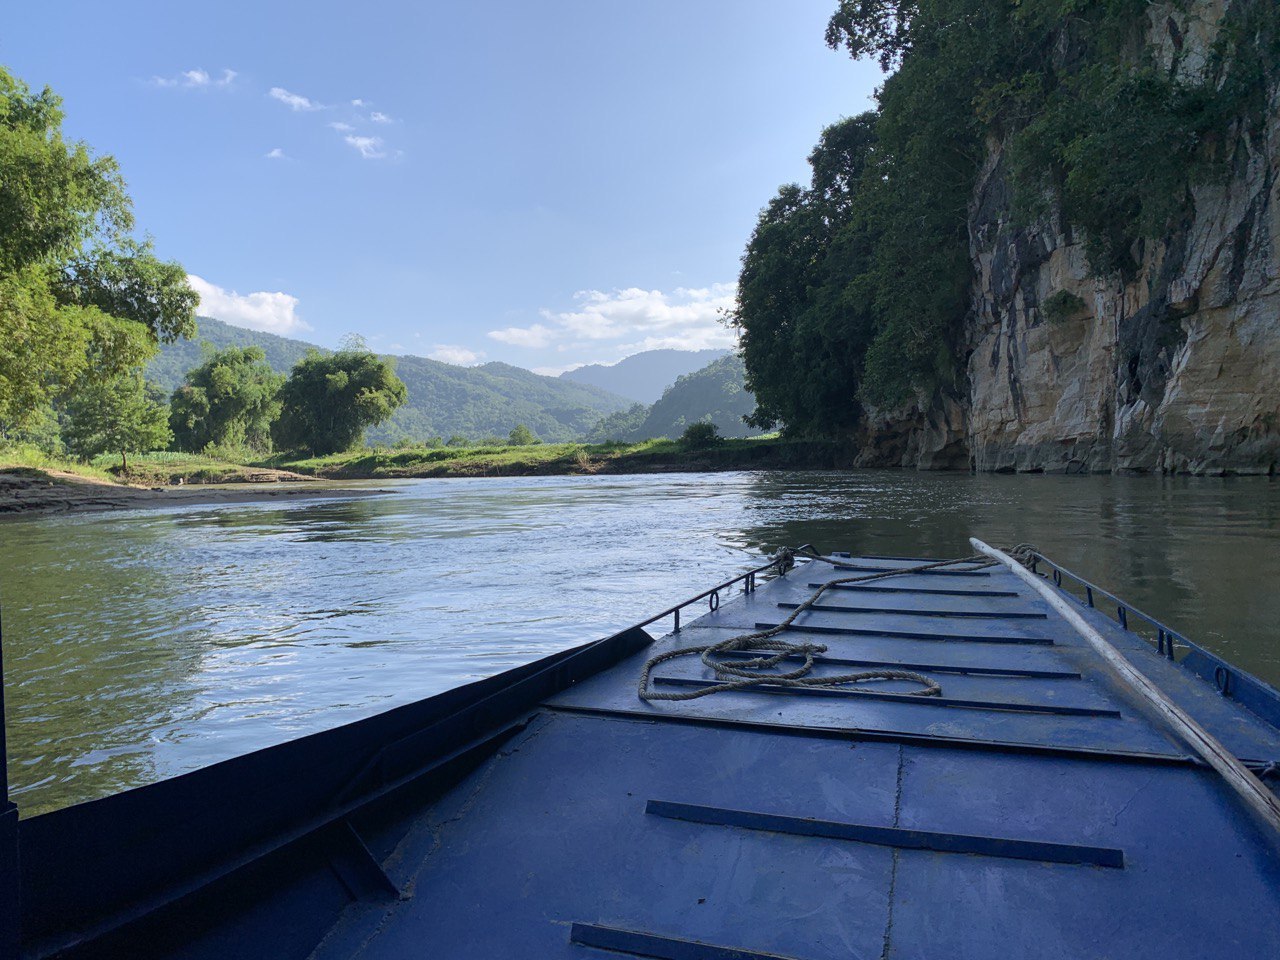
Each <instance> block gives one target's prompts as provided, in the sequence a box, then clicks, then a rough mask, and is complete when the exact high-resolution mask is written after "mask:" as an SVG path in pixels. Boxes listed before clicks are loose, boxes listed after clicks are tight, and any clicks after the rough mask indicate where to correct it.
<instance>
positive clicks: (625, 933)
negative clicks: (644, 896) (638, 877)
mask: <svg viewBox="0 0 1280 960" xmlns="http://www.w3.org/2000/svg"><path fill="white" fill-rule="evenodd" d="M569 940H570V942H572V943H578V944H581V945H582V946H584V947H596V948H598V949H600V950H612V951H613V952H614V953H627V954H630V955H631V956H633V957H654V958H656V960H795V958H794V957H784V956H782V954H778V953H757V952H756V951H754V950H742V949H740V948H738V947H721V946H717V945H716V944H714V943H704V942H703V941H701V940H684V939H681V938H679V937H664V936H660V935H658V934H655V933H641V932H640V931H638V930H622V929H620V928H618V927H604V926H601V925H599V924H595V923H575V924H574V925H573V926H572V927H571V928H570V930H569Z"/></svg>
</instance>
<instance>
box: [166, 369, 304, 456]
mask: <svg viewBox="0 0 1280 960" xmlns="http://www.w3.org/2000/svg"><path fill="white" fill-rule="evenodd" d="M284 380H285V378H284V377H283V376H281V375H280V374H278V373H276V372H275V371H274V370H272V369H271V366H270V365H269V364H268V363H267V355H266V352H265V351H264V350H263V349H262V348H261V347H229V348H227V349H225V350H218V351H215V352H214V353H212V354H211V355H210V356H209V358H208V359H207V360H206V361H205V362H204V363H202V364H201V365H200V366H198V367H196V368H194V369H192V370H190V371H188V373H187V376H186V382H185V383H184V384H183V385H182V386H180V387H178V389H176V390H175V391H174V392H173V399H172V400H171V401H170V403H169V426H170V428H171V429H172V430H173V437H174V443H175V445H176V446H177V447H178V449H180V450H192V451H199V450H204V449H205V448H206V447H208V446H210V445H213V446H218V447H224V448H237V447H248V448H250V449H251V450H254V451H256V452H259V453H265V452H267V451H269V450H270V449H271V424H272V423H273V422H274V421H275V419H276V417H278V416H279V415H280V406H281V404H280V397H279V393H280V388H281V387H282V386H283V385H284Z"/></svg>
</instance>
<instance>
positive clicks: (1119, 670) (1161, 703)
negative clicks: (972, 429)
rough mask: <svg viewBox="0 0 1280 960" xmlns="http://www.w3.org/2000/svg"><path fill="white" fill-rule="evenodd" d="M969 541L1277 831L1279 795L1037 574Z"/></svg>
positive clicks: (1279, 805)
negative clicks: (1055, 616) (1041, 602)
mask: <svg viewBox="0 0 1280 960" xmlns="http://www.w3.org/2000/svg"><path fill="white" fill-rule="evenodd" d="M969 543H970V544H972V545H973V548H974V549H975V550H977V551H978V552H979V553H981V554H983V555H984V556H988V557H991V558H992V559H993V560H999V561H1000V562H1001V563H1003V564H1004V565H1005V566H1006V567H1008V568H1009V569H1010V570H1011V571H1013V573H1014V574H1015V575H1017V576H1018V578H1019V579H1021V580H1022V581H1024V582H1025V583H1027V584H1028V585H1029V586H1030V587H1031V588H1032V589H1033V590H1035V591H1036V592H1037V593H1038V594H1040V596H1042V597H1043V598H1044V599H1045V601H1047V602H1048V604H1049V606H1051V607H1053V609H1054V610H1055V611H1056V612H1057V613H1059V614H1061V616H1062V618H1063V619H1064V620H1066V621H1067V622H1068V623H1069V624H1071V626H1072V627H1074V628H1075V630H1076V632H1077V633H1079V634H1080V636H1082V637H1084V639H1085V640H1086V641H1087V642H1088V643H1089V646H1091V647H1093V649H1094V650H1095V651H1097V653H1098V655H1099V656H1101V657H1102V659H1103V660H1105V661H1106V663H1107V665H1108V666H1110V667H1111V669H1112V670H1114V671H1115V672H1116V674H1118V675H1119V677H1120V679H1121V680H1122V681H1124V683H1126V684H1127V685H1128V686H1129V687H1131V688H1132V689H1133V690H1134V692H1135V693H1137V694H1138V695H1139V696H1141V697H1142V698H1143V699H1144V700H1146V701H1147V703H1149V704H1150V705H1151V706H1152V708H1154V709H1155V711H1156V712H1157V713H1158V714H1159V715H1160V716H1161V717H1162V718H1163V719H1164V721H1165V722H1166V723H1167V724H1168V725H1169V726H1170V727H1172V728H1173V730H1174V732H1176V733H1177V734H1178V735H1179V736H1180V737H1181V738H1182V739H1183V740H1185V741H1186V742H1187V743H1188V744H1190V746H1191V748H1192V749H1193V750H1195V752H1196V753H1198V754H1199V755H1200V756H1201V757H1203V758H1204V760H1205V762H1206V763H1208V764H1209V766H1211V767H1213V769H1214V770H1216V771H1217V772H1218V774H1219V776H1221V777H1222V779H1223V780H1225V781H1226V782H1227V784H1228V786H1230V787H1231V789H1232V790H1234V791H1235V792H1236V794H1237V795H1238V796H1239V797H1240V799H1241V800H1243V801H1244V802H1245V804H1246V805H1247V806H1248V807H1249V809H1250V810H1252V811H1253V812H1254V813H1255V814H1256V815H1257V816H1258V817H1259V818H1260V819H1261V820H1262V822H1263V823H1264V824H1266V825H1267V826H1269V827H1271V829H1272V830H1274V831H1276V833H1277V834H1280V799H1277V797H1276V795H1275V794H1274V793H1272V792H1271V791H1270V790H1268V789H1267V788H1266V786H1265V785H1264V784H1263V783H1262V781H1261V780H1259V779H1258V778H1257V777H1255V776H1254V775H1253V774H1252V773H1251V772H1250V771H1249V769H1248V768H1247V767H1246V766H1245V765H1244V764H1242V763H1241V762H1240V761H1239V760H1238V759H1236V756H1235V754H1233V753H1232V752H1231V751H1230V750H1228V749H1227V748H1226V747H1224V746H1223V745H1222V743H1221V742H1220V741H1219V740H1218V739H1217V738H1216V737H1214V736H1213V734H1211V733H1209V731H1208V730H1206V729H1205V728H1204V727H1202V726H1200V724H1198V723H1197V722H1196V721H1195V720H1194V719H1192V717H1191V716H1190V714H1188V713H1187V712H1186V711H1185V710H1183V709H1182V708H1181V707H1180V706H1178V705H1177V704H1176V703H1174V702H1173V701H1172V700H1171V699H1169V695H1168V694H1166V693H1165V692H1164V691H1163V690H1161V689H1160V688H1159V687H1158V686H1156V685H1155V684H1154V683H1152V682H1151V681H1150V680H1148V679H1147V677H1146V676H1145V675H1143V674H1141V673H1139V672H1138V671H1137V670H1136V669H1135V668H1134V666H1133V664H1131V663H1130V662H1129V661H1128V660H1127V659H1125V657H1124V655H1123V654H1122V653H1120V651H1119V650H1117V649H1116V648H1115V647H1114V646H1112V644H1111V643H1110V642H1108V641H1107V640H1106V639H1105V638H1104V637H1103V636H1102V634H1100V633H1099V632H1098V631H1097V630H1095V629H1094V628H1093V627H1092V626H1090V625H1089V623H1088V621H1086V620H1085V619H1084V617H1082V616H1080V614H1079V612H1077V611H1076V610H1075V609H1074V608H1073V607H1072V606H1071V604H1069V603H1068V602H1067V601H1066V600H1065V599H1064V598H1063V596H1062V595H1061V594H1060V593H1058V592H1057V591H1056V590H1054V589H1053V588H1052V587H1050V586H1049V584H1047V583H1046V582H1045V581H1044V580H1042V579H1041V578H1040V577H1037V576H1036V575H1035V574H1034V573H1032V572H1031V571H1030V570H1028V569H1027V568H1026V567H1024V566H1023V565H1022V564H1020V563H1019V562H1018V561H1017V560H1015V559H1013V557H1011V556H1009V555H1008V554H1007V553H1004V552H1003V551H1001V550H997V549H996V548H995V547H992V546H990V545H988V544H985V543H983V542H982V541H981V540H978V539H977V538H970V540H969Z"/></svg>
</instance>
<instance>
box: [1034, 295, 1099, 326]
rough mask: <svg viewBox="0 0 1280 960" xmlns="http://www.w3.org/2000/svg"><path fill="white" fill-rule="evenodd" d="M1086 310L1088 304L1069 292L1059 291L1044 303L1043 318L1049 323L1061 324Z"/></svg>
mask: <svg viewBox="0 0 1280 960" xmlns="http://www.w3.org/2000/svg"><path fill="white" fill-rule="evenodd" d="M1087 308H1088V304H1087V303H1085V302H1084V301H1083V300H1081V299H1080V298H1079V297H1077V296H1076V295H1075V294H1074V293H1072V292H1071V291H1070V290H1059V291H1058V292H1057V293H1055V294H1054V295H1053V296H1051V297H1049V298H1048V299H1047V300H1045V302H1044V307H1043V311H1044V316H1045V319H1046V320H1048V321H1049V322H1050V323H1062V322H1063V321H1064V320H1070V319H1071V318H1072V317H1074V316H1075V315H1076V314H1078V313H1080V312H1081V311H1083V310H1085V309H1087Z"/></svg>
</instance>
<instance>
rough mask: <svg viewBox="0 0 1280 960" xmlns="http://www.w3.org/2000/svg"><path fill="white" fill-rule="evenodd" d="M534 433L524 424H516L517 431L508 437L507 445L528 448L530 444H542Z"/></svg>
mask: <svg viewBox="0 0 1280 960" xmlns="http://www.w3.org/2000/svg"><path fill="white" fill-rule="evenodd" d="M541 442H542V441H541V440H539V439H538V438H537V437H536V436H534V434H533V431H532V430H530V429H529V428H528V427H526V426H525V425H524V424H523V423H519V424H516V426H515V429H513V430H512V431H511V433H510V434H508V436H507V443H508V444H509V445H510V446H513V447H527V446H529V445H530V444H534V443H541Z"/></svg>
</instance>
